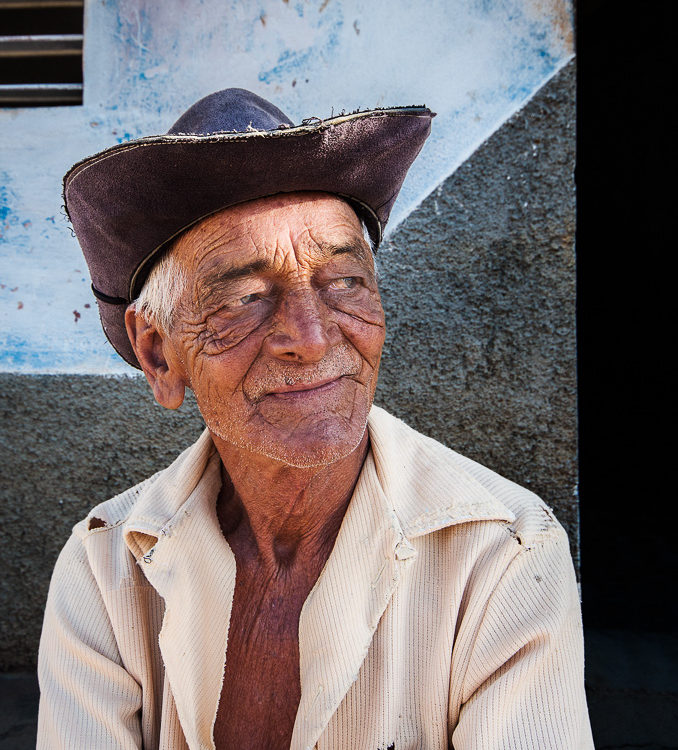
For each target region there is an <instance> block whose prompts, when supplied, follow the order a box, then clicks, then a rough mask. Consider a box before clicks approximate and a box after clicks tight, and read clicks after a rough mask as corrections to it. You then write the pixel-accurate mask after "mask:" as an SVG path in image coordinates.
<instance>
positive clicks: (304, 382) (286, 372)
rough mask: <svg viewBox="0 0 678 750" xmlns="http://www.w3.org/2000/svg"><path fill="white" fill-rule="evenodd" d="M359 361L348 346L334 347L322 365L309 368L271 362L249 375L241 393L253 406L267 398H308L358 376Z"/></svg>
mask: <svg viewBox="0 0 678 750" xmlns="http://www.w3.org/2000/svg"><path fill="white" fill-rule="evenodd" d="M361 369H362V360H361V358H360V355H359V354H358V352H356V351H355V349H353V348H352V347H351V346H349V345H348V344H347V343H345V342H344V343H342V344H340V345H338V346H336V347H335V348H334V349H333V350H332V351H331V352H329V354H328V356H327V357H325V358H324V359H323V360H322V361H320V362H316V363H312V364H305V365H304V364H301V363H295V362H280V361H279V360H275V359H271V360H269V361H267V362H263V363H262V364H261V366H255V367H254V368H252V369H251V370H250V372H249V373H248V376H247V378H246V379H245V383H244V384H243V392H244V394H245V397H246V398H247V400H248V401H249V402H250V403H252V404H256V403H258V402H259V401H261V399H263V398H266V397H268V396H274V397H278V398H285V397H287V398H292V397H293V396H292V395H293V394H295V393H296V394H298V397H301V396H304V395H306V396H311V395H312V394H314V393H322V392H323V391H324V390H328V391H329V390H330V389H331V388H334V387H335V386H336V385H337V384H338V383H341V382H342V380H344V379H345V378H353V377H355V376H356V375H359V373H360V371H361Z"/></svg>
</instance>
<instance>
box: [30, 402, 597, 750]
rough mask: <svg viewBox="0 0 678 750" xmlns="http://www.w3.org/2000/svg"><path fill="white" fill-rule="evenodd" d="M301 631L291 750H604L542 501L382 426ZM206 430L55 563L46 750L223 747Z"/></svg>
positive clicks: (42, 728) (389, 420) (217, 551)
mask: <svg viewBox="0 0 678 750" xmlns="http://www.w3.org/2000/svg"><path fill="white" fill-rule="evenodd" d="M368 429H369V436H370V452H369V454H368V456H367V458H366V460H365V464H364V466H363V469H362V472H361V475H360V477H359V480H358V483H357V485H356V488H355V492H354V495H353V497H352V499H351V502H350V504H349V507H348V510H347V512H346V515H345V517H344V520H343V523H342V526H341V529H340V531H339V534H338V536H337V539H336V542H335V545H334V548H333V550H332V552H331V554H330V557H329V559H328V561H327V563H326V565H325V567H324V568H323V571H322V573H321V575H320V577H319V579H318V581H317V583H316V585H315V586H314V588H313V590H312V591H311V593H310V594H309V596H308V598H307V600H306V602H305V604H304V607H303V609H302V612H301V617H300V621H299V651H300V675H301V688H302V691H301V702H300V705H299V710H298V713H297V717H296V721H295V725H294V734H293V738H292V744H291V747H292V748H293V750H301V749H302V748H304V749H305V748H314V747H317V748H320V749H321V750H330V749H333V750H343V749H345V748H357V749H361V748H370V749H376V748H383V749H384V750H385V749H386V748H389V747H393V748H394V750H414V749H415V748H430V749H434V748H436V749H437V748H441V749H442V748H449V747H453V748H455V750H472V749H473V750H498V749H499V748H505V749H507V750H508V749H509V748H510V750H536V749H537V748H538V749H539V750H556V749H558V750H589V748H593V742H592V739H591V731H590V727H589V720H588V715H587V710H586V699H585V694H584V683H583V639H582V629H581V615H580V607H579V599H578V593H577V586H576V582H575V577H574V571H573V568H572V562H571V559H570V553H569V547H568V541H567V537H566V535H565V532H564V531H563V529H562V528H561V526H560V525H559V524H558V522H557V521H556V520H555V518H554V517H553V514H552V513H551V511H550V510H549V509H548V508H547V506H546V505H544V504H543V503H542V502H541V500H539V499H538V498H537V497H536V496H535V495H534V494H532V493H531V492H529V491H528V490H525V489H523V488H521V487H519V486H517V485H516V484H514V483H512V482H510V481H508V480H506V479H503V478H502V477H500V476H498V475H497V474H495V473H494V472H492V471H490V470H489V469H486V468H484V467H482V466H480V465H479V464H477V463H475V462H473V461H471V460H469V459H466V458H464V457H462V456H460V455H458V454H457V453H455V452H453V451H451V450H449V449H448V448H446V447H444V446H443V445H441V444H440V443H437V442H436V441H434V440H431V439H430V438H427V437H424V436H423V435H420V434H419V433H417V432H415V431H414V430H412V429H410V428H409V427H407V426H406V425H405V424H404V423H402V422H401V421H399V420H397V419H395V418H394V417H392V416H390V415H389V414H387V413H386V412H385V411H383V410H382V409H379V408H377V407H373V409H372V411H371V413H370V419H369V425H368ZM220 487H221V471H220V459H219V455H218V453H217V452H216V449H215V448H214V446H213V444H212V441H211V438H210V435H209V433H208V432H207V431H205V432H204V433H203V435H202V436H201V437H200V439H199V440H198V441H197V442H196V443H195V444H194V445H193V446H191V447H190V448H189V449H188V450H186V451H185V452H184V453H182V454H181V456H179V458H177V460H176V461H175V462H174V463H173V464H172V465H171V466H170V467H168V468H167V469H165V470H163V471H161V472H159V473H158V474H156V475H155V476H153V477H151V478H150V479H148V480H146V481H145V482H143V483H141V484H140V485H137V486H136V487H134V488H132V489H130V490H128V491H126V492H124V493H123V494H121V495H119V496H117V497H115V498H113V499H111V500H109V501H107V502H105V503H103V504H101V505H100V506H98V507H97V508H95V509H94V510H93V511H92V513H91V515H90V519H92V518H95V519H97V522H96V523H94V524H93V526H92V528H89V526H90V524H89V520H90V519H85V520H84V521H82V522H81V523H79V524H78V525H76V526H75V528H74V531H73V535H72V537H71V539H70V540H69V541H68V543H67V544H66V546H65V548H64V550H63V551H62V553H61V555H60V557H59V560H58V562H57V565H56V568H55V571H54V575H53V578H52V584H51V587H50V593H49V598H48V603H47V609H46V613H45V622H44V627H43V634H42V640H41V644H40V655H39V677H40V688H41V702H40V720H39V728H38V734H39V738H38V748H42V749H44V750H47V748H49V749H50V750H58V749H60V748H63V749H64V750H66V749H68V750H78V749H80V748H82V749H83V750H85V749H87V750H91V748H141V747H143V748H146V750H150V749H151V748H162V750H185V749H186V748H190V750H199V749H200V750H202V749H206V748H214V742H213V737H212V734H213V727H214V721H215V718H216V714H217V708H218V702H219V697H220V695H221V685H222V679H223V675H224V664H225V657H226V647H227V640H228V628H229V619H230V611H231V603H232V598H233V591H234V586H235V574H236V567H235V558H234V556H233V553H232V551H231V549H230V547H229V545H228V543H227V542H226V540H225V538H224V536H223V534H222V532H221V529H220V527H219V522H218V520H217V516H216V499H217V497H218V493H219V490H220Z"/></svg>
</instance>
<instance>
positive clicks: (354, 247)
mask: <svg viewBox="0 0 678 750" xmlns="http://www.w3.org/2000/svg"><path fill="white" fill-rule="evenodd" d="M320 248H321V250H322V251H323V252H324V253H326V254H327V255H329V256H330V257H332V256H334V255H355V256H356V257H357V258H358V259H359V260H362V261H364V260H365V249H364V248H363V247H362V246H361V245H360V244H359V243H358V242H348V243H345V244H341V245H335V244H334V243H322V244H321V245H320Z"/></svg>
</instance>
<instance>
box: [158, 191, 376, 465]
mask: <svg viewBox="0 0 678 750" xmlns="http://www.w3.org/2000/svg"><path fill="white" fill-rule="evenodd" d="M174 252H176V253H178V255H179V260H180V262H181V263H182V265H183V267H184V268H185V269H186V270H187V275H188V285H187V288H186V291H185V293H184V295H183V297H182V299H181V302H180V304H179V307H178V309H177V312H176V315H175V325H174V326H173V329H172V332H171V334H170V336H171V343H172V346H173V349H174V351H175V353H176V358H177V363H178V366H179V367H180V368H181V369H182V370H183V373H184V374H183V377H184V378H185V380H186V384H187V385H188V386H189V387H190V388H192V390H193V391H194V393H195V395H196V399H197V402H198V406H199V407H200V410H201V412H202V415H203V417H204V419H205V422H206V424H207V426H208V427H209V429H210V430H211V431H212V433H214V434H215V435H217V436H219V437H220V438H222V439H223V440H225V441H227V442H229V443H231V444H233V445H235V446H237V447H239V448H245V449H247V450H250V451H254V452H256V453H259V454H264V455H266V456H269V457H270V458H274V459H276V460H279V461H282V462H284V463H287V464H290V465H293V466H302V467H303V466H316V465H323V464H328V463H332V462H334V461H336V460H338V459H340V458H343V457H344V456H347V455H348V454H349V453H350V452H351V451H353V450H354V449H355V448H356V447H357V446H358V445H359V444H360V442H361V440H362V438H363V436H364V433H365V428H366V424H367V414H368V412H369V409H370V406H371V404H372V399H373V397H374V391H375V388H376V383H377V372H378V368H379V360H380V357H381V348H382V345H383V343H384V314H383V310H382V307H381V301H380V298H379V292H378V289H377V283H376V279H375V271H374V264H373V259H372V253H371V251H370V248H369V246H368V245H367V243H366V242H365V239H364V238H363V233H362V228H361V225H360V222H359V221H358V219H357V217H356V215H355V213H354V212H353V210H352V209H351V208H350V207H349V206H348V204H346V203H345V202H344V201H342V200H340V199H339V198H336V197H332V196H329V195H327V194H323V193H296V194H290V195H287V196H277V197H272V198H265V199H261V200H257V201H252V202H250V203H247V204H243V205H241V206H236V207H234V208H230V209H226V210H225V211H222V212H220V213H218V214H216V215H214V216H211V217H209V218H207V219H205V220H203V221H202V222H200V223H199V224H198V225H196V226H195V227H194V228H192V229H191V230H189V231H188V232H186V234H185V235H183V237H181V239H180V240H179V241H178V243H177V245H176V247H175V250H174Z"/></svg>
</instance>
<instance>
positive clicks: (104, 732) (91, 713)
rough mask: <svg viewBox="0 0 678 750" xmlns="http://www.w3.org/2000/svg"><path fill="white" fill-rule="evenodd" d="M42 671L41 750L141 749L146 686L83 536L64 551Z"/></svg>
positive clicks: (53, 588) (47, 621) (50, 604)
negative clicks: (130, 660) (131, 668)
mask: <svg viewBox="0 0 678 750" xmlns="http://www.w3.org/2000/svg"><path fill="white" fill-rule="evenodd" d="M38 678H39V682H40V713H39V719H38V742H37V748H38V750H92V748H106V749H107V750H109V749H110V750H113V749H114V748H115V749H116V750H118V749H119V750H123V749H124V750H131V749H133V748H134V749H137V748H141V745H142V739H141V726H140V709H141V701H142V696H141V688H140V686H139V684H138V683H137V682H136V681H135V680H134V679H133V678H132V677H131V675H130V674H129V673H128V672H127V671H126V670H125V668H124V666H123V664H122V659H121V657H120V653H119V651H118V647H117V644H116V639H115V634H114V632H113V628H112V626H111V623H110V620H109V617H108V614H107V612H106V607H105V605H104V602H103V599H102V597H101V593H100V591H99V587H98V585H97V582H96V580H95V578H94V576H93V574H92V571H91V568H90V565H89V561H88V559H87V554H86V551H85V550H84V548H83V546H82V543H81V541H80V540H79V539H78V538H77V537H76V536H73V537H71V539H70V540H69V541H68V543H67V544H66V546H65V547H64V549H63V550H62V552H61V555H60V556H59V559H58V560H57V564H56V567H55V569H54V573H53V575H52V582H51V584H50V590H49V595H48V598H47V606H46V610H45V618H44V622H43V629H42V637H41V640H40V651H39V656H38Z"/></svg>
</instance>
